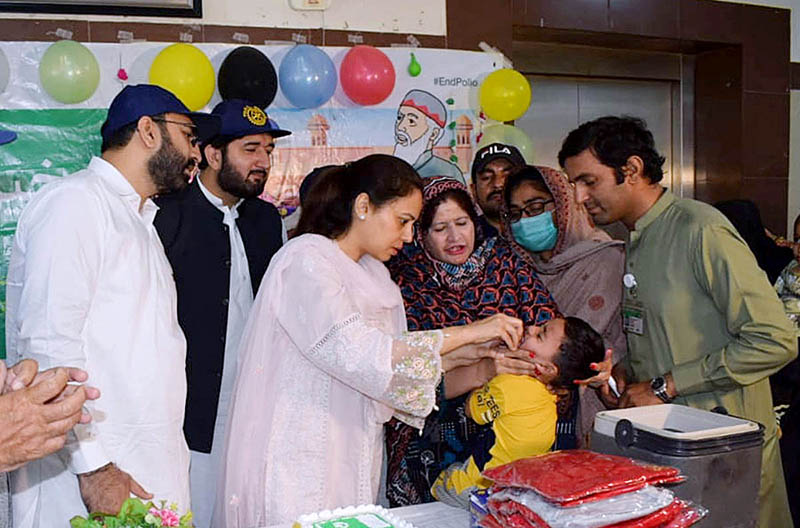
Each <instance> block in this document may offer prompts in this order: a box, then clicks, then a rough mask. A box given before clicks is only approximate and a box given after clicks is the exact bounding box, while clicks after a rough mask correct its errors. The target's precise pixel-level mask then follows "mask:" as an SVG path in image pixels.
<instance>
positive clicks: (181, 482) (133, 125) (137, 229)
mask: <svg viewBox="0 0 800 528" xmlns="http://www.w3.org/2000/svg"><path fill="white" fill-rule="evenodd" d="M218 130H219V117H218V116H210V115H204V114H200V113H196V112H190V111H189V110H188V109H187V108H186V106H185V105H183V104H182V103H181V102H180V101H179V100H178V98H176V97H175V96H174V95H172V94H171V93H169V92H168V91H166V90H164V89H163V88H159V87H157V86H152V85H136V86H127V87H125V88H124V89H122V90H121V91H120V92H119V94H117V96H116V97H115V98H114V100H113V101H112V102H111V105H110V107H109V109H108V116H107V118H106V121H105V123H104V124H103V126H102V129H101V135H102V138H103V143H102V147H101V155H100V156H96V157H93V158H92V159H91V161H90V162H89V165H88V167H86V169H84V170H82V171H80V172H78V173H76V174H72V175H70V176H67V177H64V178H61V179H59V181H57V182H53V183H50V184H48V185H46V186H45V187H44V188H42V189H41V190H39V191H38V192H37V193H36V194H35V195H34V196H33V198H32V199H31V201H30V202H29V203H28V205H27V206H26V208H25V214H23V215H22V216H21V217H20V219H19V222H18V226H17V234H16V237H15V239H14V247H13V250H12V256H11V264H10V265H9V272H8V276H9V278H10V280H9V288H10V290H9V292H10V294H9V297H8V299H10V300H9V304H8V306H9V312H8V313H9V314H13V317H12V318H10V319H9V324H8V325H7V329H8V336H9V343H10V345H9V350H15V351H16V353H17V356H18V357H36V358H37V359H38V358H42V357H44V358H45V359H46V360H47V364H51V365H75V364H77V365H80V366H81V367H83V368H85V370H86V371H87V372H89V373H90V375H91V379H92V380H95V382H96V383H97V385H98V386H99V387H102V390H103V400H102V401H103V402H105V403H103V406H102V409H103V413H104V414H103V416H104V418H103V420H98V421H97V423H96V424H95V427H93V431H92V434H91V435H89V436H86V435H81V434H79V435H78V436H77V437H75V438H72V439H71V440H68V441H69V442H70V447H69V449H66V450H62V451H60V452H59V453H58V454H57V455H56V454H54V455H50V456H48V457H47V458H46V459H43V460H42V461H33V462H30V463H29V464H28V465H26V466H24V467H22V468H19V469H17V471H18V472H19V473H18V474H19V475H20V476H21V478H20V480H19V481H18V484H19V487H17V488H16V492H15V493H13V500H14V507H13V508H12V512H13V514H14V515H15V516H16V517H15V521H16V522H15V524H20V523H22V522H23V521H24V520H26V519H27V518H26V517H25V516H26V515H29V514H30V512H33V511H35V512H37V517H38V524H37V526H57V525H58V524H61V523H63V520H64V519H68V518H70V517H72V516H74V515H76V514H78V515H88V512H96V511H102V512H116V511H119V510H120V508H121V507H122V504H123V502H124V501H125V500H126V499H128V497H130V495H131V494H132V493H133V494H135V495H137V496H138V497H140V498H144V499H149V498H151V497H152V496H153V495H155V496H156V497H158V498H162V499H165V500H167V501H169V502H175V503H177V504H181V505H189V504H190V492H189V458H190V457H189V449H188V447H187V445H186V439H185V437H184V434H183V427H182V425H183V424H182V421H183V416H184V410H185V405H186V398H185V394H186V392H185V389H186V386H185V383H186V378H185V377H184V373H185V372H186V368H187V363H186V340H185V338H184V335H183V332H182V331H181V329H180V327H179V321H178V314H177V313H176V305H178V298H177V294H176V291H175V287H174V284H175V282H180V278H179V277H178V276H177V274H176V275H175V277H173V270H172V269H171V268H170V265H169V262H168V261H167V259H166V258H165V255H164V246H163V244H162V243H161V241H160V240H159V239H158V237H157V236H156V234H155V233H154V228H153V222H154V218H155V216H156V213H157V211H158V207H157V206H156V204H155V203H154V202H153V200H152V198H153V197H155V196H160V195H162V194H166V193H170V192H174V191H178V190H180V189H184V188H186V187H187V185H188V182H189V179H190V177H191V176H192V175H193V173H194V172H195V170H196V168H197V165H198V163H199V162H200V149H199V143H198V141H199V140H200V139H205V138H208V137H211V136H213V135H214V134H216V133H217V132H218ZM198 245H202V241H199V242H198ZM218 265H219V266H224V262H223V261H222V260H221V259H220V261H219V262H218ZM12 301H13V302H12ZM40 323H41V324H40ZM32 327H36V329H37V330H36V338H35V339H29V338H28V334H26V332H28V330H27V329H28V328H32ZM220 337H225V336H224V335H223V336H217V337H216V339H217V340H219V339H220ZM133 364H137V365H151V366H152V365H157V370H158V375H156V376H153V375H152V374H153V372H154V371H153V369H152V368H140V369H130V368H129V367H130V365H133ZM123 375H124V381H125V382H124V383H123V382H120V379H121V376H123ZM143 409H145V410H146V412H142V410H143ZM51 469H52V472H51V471H50V470H51ZM43 472H45V473H46V474H47V475H48V478H47V479H41V478H39V477H38V476H39V475H42V474H43ZM145 486H146V488H145ZM23 490H24V491H23ZM151 493H152V494H151ZM39 512H41V515H39Z"/></svg>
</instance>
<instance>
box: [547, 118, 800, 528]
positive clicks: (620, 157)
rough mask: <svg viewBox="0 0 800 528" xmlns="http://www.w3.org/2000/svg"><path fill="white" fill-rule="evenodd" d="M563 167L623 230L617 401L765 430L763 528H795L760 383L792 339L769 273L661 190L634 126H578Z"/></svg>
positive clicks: (644, 136) (788, 356)
mask: <svg viewBox="0 0 800 528" xmlns="http://www.w3.org/2000/svg"><path fill="white" fill-rule="evenodd" d="M559 162H560V163H561V165H562V167H564V168H565V170H566V172H567V174H568V176H569V179H570V181H571V182H572V183H573V184H574V185H575V193H576V198H577V200H578V202H580V203H583V204H584V205H585V206H586V208H587V210H588V212H589V214H590V215H592V218H593V219H594V221H595V222H596V223H598V224H609V223H611V222H614V221H617V220H620V221H622V222H623V223H624V224H625V225H626V226H627V228H628V229H629V230H630V238H629V241H628V245H627V258H626V264H625V266H626V268H625V276H624V279H623V282H624V303H623V313H624V327H625V330H626V333H627V337H628V355H627V364H626V365H625V366H624V367H626V368H624V370H626V371H627V372H626V373H623V372H621V370H623V369H615V371H614V377H615V378H616V379H617V380H618V383H619V382H621V383H619V385H620V386H621V390H623V394H622V396H621V398H620V399H619V402H618V403H619V405H620V406H627V407H629V406H640V405H653V404H659V403H666V402H671V401H674V402H675V403H678V404H683V405H688V406H691V407H696V408H699V409H705V410H711V409H714V408H717V407H724V408H725V409H726V410H727V412H729V413H730V414H732V415H736V416H741V417H744V418H748V419H750V420H754V421H757V422H759V423H761V424H763V425H764V427H765V432H764V447H763V452H762V461H761V462H762V463H761V488H760V493H759V510H760V511H759V526H760V527H761V528H773V527H776V528H777V527H791V526H792V520H791V517H790V516H789V510H788V502H787V498H786V488H785V482H784V479H783V471H782V469H781V460H780V452H779V450H778V438H777V424H776V420H775V416H774V414H773V412H772V397H771V394H770V388H769V380H768V377H769V376H770V375H771V374H774V373H775V372H777V371H778V370H780V368H781V367H783V366H784V365H786V364H787V363H788V362H789V361H791V360H792V359H794V358H795V357H796V356H797V341H796V338H795V335H794V331H793V329H792V326H791V324H790V321H789V319H788V318H787V317H786V316H785V314H784V313H783V306H782V304H781V302H780V300H779V299H778V297H777V295H776V294H775V290H774V289H773V288H772V287H771V285H770V284H769V281H768V280H767V276H766V274H765V273H764V272H763V271H762V270H761V269H760V268H759V267H758V264H757V263H756V260H755V257H754V256H753V254H752V253H751V252H750V250H749V249H748V247H747V245H746V244H745V242H744V240H743V239H742V238H741V237H740V236H739V234H738V233H737V231H736V229H735V228H734V227H733V226H732V225H731V223H730V222H729V221H728V220H727V219H726V218H725V217H724V216H723V215H722V214H721V213H720V212H719V211H717V210H716V209H714V208H713V207H711V206H710V205H707V204H704V203H701V202H698V201H695V200H687V199H680V198H677V197H676V196H675V195H673V194H672V193H671V192H670V191H668V190H666V189H665V188H663V187H661V185H660V184H659V182H660V181H661V179H662V177H663V172H662V168H661V166H662V164H663V162H664V158H662V157H661V156H659V155H658V152H656V150H655V147H654V142H653V136H652V134H651V133H650V132H649V131H648V130H647V129H646V128H645V125H644V123H643V122H642V121H640V120H638V119H634V118H617V117H604V118H600V119H597V120H594V121H590V122H588V123H584V124H583V125H581V126H580V127H579V128H577V129H576V130H574V131H572V132H571V133H570V134H569V136H568V137H567V138H566V139H565V140H564V144H563V146H562V149H561V152H560V153H559ZM626 374H627V378H629V380H628V383H626Z"/></svg>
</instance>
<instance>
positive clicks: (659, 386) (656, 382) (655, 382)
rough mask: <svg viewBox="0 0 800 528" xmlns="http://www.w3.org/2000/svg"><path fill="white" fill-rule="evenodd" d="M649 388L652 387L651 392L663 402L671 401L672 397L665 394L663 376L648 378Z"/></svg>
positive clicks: (665, 382)
mask: <svg viewBox="0 0 800 528" xmlns="http://www.w3.org/2000/svg"><path fill="white" fill-rule="evenodd" d="M650 388H651V389H653V394H655V395H656V396H658V399H659V400H661V401H663V402H664V403H670V402H671V401H672V398H670V397H669V394H667V380H666V378H665V377H664V376H658V377H655V378H653V379H652V380H650Z"/></svg>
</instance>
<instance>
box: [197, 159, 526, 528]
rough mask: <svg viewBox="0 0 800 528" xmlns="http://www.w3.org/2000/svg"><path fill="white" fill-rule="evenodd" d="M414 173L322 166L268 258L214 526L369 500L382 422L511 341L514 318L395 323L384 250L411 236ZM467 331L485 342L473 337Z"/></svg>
mask: <svg viewBox="0 0 800 528" xmlns="http://www.w3.org/2000/svg"><path fill="white" fill-rule="evenodd" d="M421 189H422V181H421V180H420V178H419V176H417V174H416V173H415V172H414V170H413V169H412V167H411V166H410V165H408V164H407V163H406V162H404V161H402V160H400V159H399V158H394V157H392V156H386V155H372V156H368V157H366V158H363V159H361V160H359V161H356V162H354V163H352V164H349V165H347V166H345V167H342V168H341V169H337V170H334V171H331V172H328V173H326V174H325V176H324V178H322V179H321V181H319V182H315V183H314V185H313V189H312V190H311V191H310V198H309V202H310V203H309V205H308V207H304V209H303V216H302V218H301V220H300V224H299V225H298V232H299V233H300V236H298V237H296V238H294V239H293V240H291V241H290V242H289V243H288V244H286V245H285V246H284V247H283V249H281V250H280V251H279V252H278V253H277V254H276V255H275V256H274V257H273V259H272V262H271V263H270V266H269V269H268V270H267V273H266V275H265V277H264V280H263V282H262V284H261V288H260V289H259V292H258V296H257V298H256V300H255V304H254V306H253V309H252V312H251V314H250V319H249V321H248V324H247V328H246V330H245V333H244V336H243V337H242V345H241V346H242V349H241V351H240V357H241V360H240V361H241V364H240V366H239V372H238V379H237V383H236V389H235V391H234V400H233V407H232V411H231V421H230V424H229V429H228V431H229V432H228V439H227V443H226V457H225V461H226V467H225V471H224V483H223V486H222V490H223V491H222V494H221V496H220V497H219V499H220V501H219V502H220V503H219V507H218V508H217V509H216V511H217V512H218V515H217V518H216V519H215V520H214V523H213V524H214V526H221V527H228V528H255V527H260V526H269V525H271V524H277V523H285V522H291V521H292V520H294V519H296V518H297V516H299V515H301V514H303V513H309V512H313V511H318V510H322V509H329V508H335V507H338V506H346V505H350V504H361V503H373V502H375V501H376V499H377V493H378V484H379V483H378V480H379V476H380V470H381V461H382V456H383V451H382V450H383V423H384V422H386V421H388V420H389V419H390V418H391V417H392V416H395V417H397V418H399V419H401V420H403V421H405V422H406V423H409V424H412V425H415V426H421V425H422V424H423V423H424V417H425V416H427V415H428V413H430V411H431V409H432V407H433V404H434V401H435V389H436V385H437V384H438V382H439V378H440V376H441V372H442V371H443V370H448V369H449V368H453V367H456V366H460V365H464V364H470V363H472V362H475V361H478V360H479V359H480V358H481V357H487V356H492V355H494V351H493V348H492V344H493V342H494V340H497V339H501V340H503V341H505V343H506V344H507V345H508V346H509V347H510V348H516V346H517V344H518V343H519V339H520V337H521V334H522V323H521V321H519V320H518V319H515V318H512V317H508V316H505V315H496V316H493V317H491V318H489V319H485V320H482V321H479V322H476V323H474V324H472V325H468V326H462V327H458V328H446V329H444V330H437V331H430V332H407V331H406V330H407V329H406V320H405V314H404V308H403V300H402V297H401V296H400V292H399V289H398V287H397V286H396V285H395V284H394V283H393V282H392V280H391V278H390V277H389V272H388V271H387V269H386V268H385V266H384V265H383V263H382V261H385V260H388V259H389V258H390V257H391V256H392V255H394V254H396V252H397V251H398V250H399V249H400V248H401V247H402V244H403V242H408V241H410V240H411V239H412V232H413V231H412V230H413V224H414V221H415V220H416V219H417V216H418V215H419V212H420V208H421V206H422V193H421ZM478 343H484V344H482V345H479V344H478Z"/></svg>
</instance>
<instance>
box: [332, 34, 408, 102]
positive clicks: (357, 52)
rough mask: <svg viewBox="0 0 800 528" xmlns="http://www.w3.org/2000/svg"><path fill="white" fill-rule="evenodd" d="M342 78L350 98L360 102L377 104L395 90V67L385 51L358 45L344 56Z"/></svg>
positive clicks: (340, 71)
mask: <svg viewBox="0 0 800 528" xmlns="http://www.w3.org/2000/svg"><path fill="white" fill-rule="evenodd" d="M339 77H340V78H341V80H342V89H343V90H344V93H346V94H347V97H349V98H350V99H352V100H353V102H355V103H358V104H360V105H374V104H378V103H380V102H381V101H383V100H384V99H386V98H387V97H389V95H391V93H392V90H393V89H394V80H395V74H394V66H393V65H392V61H390V60H389V57H387V56H386V54H385V53H384V52H382V51H381V50H379V49H377V48H373V47H372V46H364V45H359V46H355V47H353V48H352V49H350V51H348V52H347V54H346V55H345V56H344V60H343V61H342V66H341V69H340V70H339Z"/></svg>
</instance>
